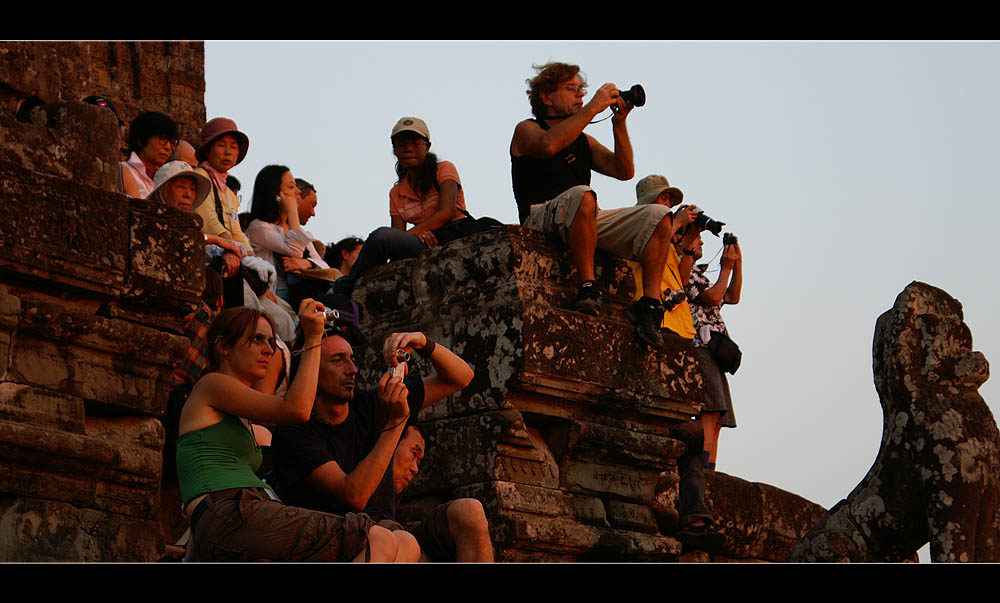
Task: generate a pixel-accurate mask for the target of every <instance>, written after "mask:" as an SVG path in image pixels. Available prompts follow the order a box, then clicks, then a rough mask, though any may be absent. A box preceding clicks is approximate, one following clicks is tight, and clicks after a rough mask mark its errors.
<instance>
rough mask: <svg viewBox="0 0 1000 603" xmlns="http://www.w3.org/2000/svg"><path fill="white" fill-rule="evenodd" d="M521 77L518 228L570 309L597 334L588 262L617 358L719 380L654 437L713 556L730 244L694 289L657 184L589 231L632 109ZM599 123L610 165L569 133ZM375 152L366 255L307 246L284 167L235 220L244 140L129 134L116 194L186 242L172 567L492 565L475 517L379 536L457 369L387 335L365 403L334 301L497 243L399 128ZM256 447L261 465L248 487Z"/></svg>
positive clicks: (305, 217)
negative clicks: (436, 258)
mask: <svg viewBox="0 0 1000 603" xmlns="http://www.w3.org/2000/svg"><path fill="white" fill-rule="evenodd" d="M535 69H536V70H537V75H536V76H535V77H534V78H531V79H529V80H527V83H528V85H529V89H528V91H527V92H528V96H529V99H530V104H531V110H532V113H533V114H534V118H532V119H528V120H525V121H523V122H521V123H519V124H517V126H516V127H515V130H514V135H513V138H512V140H511V143H510V156H511V174H512V183H513V190H514V197H515V201H516V204H517V207H518V213H519V220H520V222H521V224H522V225H523V226H524V227H526V228H530V229H533V230H537V231H541V232H544V233H548V234H550V235H552V236H554V237H558V238H559V239H561V240H562V241H563V242H564V243H565V245H566V247H567V253H568V256H569V258H570V260H571V263H572V265H573V267H574V269H575V274H576V277H577V279H578V283H577V285H578V292H577V294H576V296H575V297H574V298H573V299H572V300H571V301H570V302H569V304H568V305H567V309H568V310H572V311H576V312H581V313H584V314H588V315H592V316H600V315H602V314H603V313H606V312H607V311H606V310H605V308H604V305H603V300H602V294H601V292H600V291H599V287H598V284H597V281H596V279H595V276H594V252H595V250H596V249H597V248H600V249H602V250H604V251H606V252H608V253H610V254H613V255H616V256H619V257H621V258H624V259H625V260H627V261H628V262H629V263H630V264H631V266H632V269H633V273H634V275H635V279H636V291H637V293H636V298H635V301H634V302H633V303H632V304H631V305H630V306H629V307H628V308H627V309H626V310H625V316H626V318H627V319H628V320H629V321H631V322H632V323H634V325H635V331H636V336H637V339H638V340H639V341H640V342H642V344H644V345H648V346H651V347H661V346H663V345H664V337H680V338H686V339H689V340H692V341H693V343H694V345H695V349H696V350H698V358H699V360H700V361H701V362H702V364H703V366H704V367H706V370H712V371H715V372H717V373H718V375H717V376H718V378H717V379H711V380H708V381H709V382H710V383H712V384H713V385H712V391H709V392H707V398H708V402H707V403H706V404H705V406H704V409H703V411H702V413H701V415H700V416H699V417H698V418H697V420H695V421H692V422H691V423H689V424H686V425H684V426H680V427H678V429H676V430H675V432H672V433H673V435H674V437H676V438H678V439H681V440H682V441H685V442H686V443H688V446H689V450H688V457H690V458H691V459H692V460H691V461H690V462H685V463H679V464H678V467H679V468H680V470H681V478H682V479H681V490H682V492H681V504H680V507H681V508H680V509H679V511H680V516H679V530H680V531H679V532H678V537H679V538H681V539H682V541H683V542H685V544H686V545H691V546H695V547H697V548H702V549H711V548H713V547H715V548H717V547H718V546H721V541H720V538H721V534H720V533H719V532H718V530H717V529H716V527H715V525H714V518H713V516H712V514H711V513H709V512H707V510H706V509H705V508H704V505H703V502H702V501H703V496H704V476H703V475H702V473H701V472H703V471H704V470H711V469H713V468H714V465H715V461H716V458H715V457H716V451H717V444H718V436H719V430H720V427H721V426H727V427H735V425H736V423H735V420H734V413H733V407H732V400H731V396H730V394H729V388H728V384H727V382H726V378H725V376H724V374H723V371H728V372H730V373H732V372H735V369H736V367H738V365H739V351H738V348H737V347H736V346H735V344H734V343H732V340H731V339H730V338H729V337H728V332H727V330H726V327H725V324H724V323H723V321H722V319H721V316H720V313H719V308H720V307H721V306H722V305H724V304H735V303H737V302H738V301H739V297H740V289H741V285H742V256H741V252H740V248H739V245H738V243H736V242H735V241H732V242H731V244H726V245H725V247H724V252H723V255H722V259H721V269H720V274H719V276H718V277H717V279H716V282H715V283H714V284H713V283H711V280H710V279H709V277H708V276H707V275H706V265H704V264H703V265H700V266H699V265H695V262H696V261H697V260H699V259H701V257H702V238H701V234H702V231H703V228H704V220H701V219H700V218H701V216H702V212H701V210H699V208H697V207H695V206H694V205H682V204H681V202H682V200H683V193H682V192H681V190H680V189H678V188H676V187H672V186H670V184H669V182H668V181H667V179H666V178H665V177H663V176H660V175H649V176H646V177H644V178H642V179H640V180H639V181H638V184H637V185H636V197H637V198H636V203H635V204H634V205H632V206H630V207H623V208H619V209H611V210H601V209H600V208H599V206H598V203H597V193H596V192H595V191H594V189H593V188H591V187H590V177H591V172H592V171H597V172H599V173H602V174H605V175H608V176H611V177H614V178H618V179H621V180H629V179H631V178H632V177H633V176H634V165H633V158H632V148H631V144H630V142H629V137H628V132H627V129H626V118H627V116H628V114H629V112H630V111H631V110H632V108H633V103H632V102H630V101H628V100H625V99H624V98H622V95H621V93H620V92H619V90H618V89H617V87H616V86H614V85H613V84H610V83H608V84H604V85H603V86H601V87H600V88H598V89H597V90H596V92H595V93H594V95H593V97H592V98H591V99H590V101H589V102H587V103H584V102H583V99H584V97H585V95H586V86H587V84H586V82H585V81H584V80H583V79H582V77H581V75H580V72H579V67H577V66H575V65H568V64H565V63H549V64H546V65H543V66H540V67H536V68H535ZM90 99H97V100H96V101H94V100H91V101H88V102H94V103H95V104H99V105H100V106H106V107H109V108H110V109H111V110H114V108H113V105H110V103H109V102H108V101H106V100H105V99H102V98H100V97H90ZM102 103H103V104H102ZM609 108H610V109H611V111H612V116H611V124H612V130H613V133H614V147H613V149H608V148H607V147H605V146H603V145H602V144H601V143H600V142H598V141H597V140H596V139H595V138H593V137H592V136H590V135H587V134H585V133H584V128H585V127H586V126H587V125H589V124H590V123H591V122H592V120H593V119H594V117H595V116H597V115H598V114H599V113H601V112H603V111H604V110H606V109H609ZM389 140H390V143H391V146H392V152H393V154H394V155H395V157H396V166H395V170H396V181H395V184H394V185H393V186H392V188H391V190H390V192H389V225H388V226H383V227H380V228H376V229H375V230H373V231H372V232H371V233H370V234H369V235H368V236H367V238H365V239H364V240H362V239H360V238H357V237H348V238H345V239H342V240H340V241H337V242H333V243H330V244H328V245H326V244H324V243H322V242H321V241H320V240H319V239H317V238H316V237H315V236H314V235H313V234H312V233H310V232H309V231H308V230H306V229H305V225H306V223H307V222H308V221H309V220H310V218H312V217H313V216H314V215H315V213H316V206H317V190H316V187H315V186H314V185H313V184H311V183H309V182H308V181H306V180H303V179H301V178H296V177H295V175H293V173H292V171H291V169H290V168H288V167H286V166H283V165H268V166H266V167H264V168H263V169H261V170H260V171H259V172H258V174H257V176H256V178H255V180H254V182H253V188H252V192H251V195H250V203H249V208H248V211H245V212H243V213H240V200H241V197H240V195H239V191H240V188H241V183H240V182H239V181H238V180H237V179H236V178H235V177H233V176H232V175H231V174H230V173H229V172H230V171H231V170H232V169H233V168H234V167H236V166H237V165H239V164H240V163H241V162H242V161H243V160H244V159H245V158H246V156H247V154H248V152H249V148H250V137H249V136H248V135H247V134H246V133H244V132H242V131H240V130H239V128H238V127H237V125H236V123H235V122H234V121H233V120H232V119H229V118H226V117H216V118H214V119H211V120H209V121H208V122H207V123H205V124H204V125H203V127H202V128H201V132H200V137H199V139H198V140H197V141H192V142H188V141H184V140H180V139H179V136H178V126H177V124H176V123H175V122H174V121H173V120H172V119H171V118H170V117H169V116H167V115H164V114H162V113H159V112H147V113H143V114H141V115H139V116H138V117H136V118H135V119H134V120H133V121H132V122H131V124H129V126H128V132H127V136H126V137H125V146H126V155H127V156H126V157H124V158H123V161H122V162H121V164H120V170H119V173H120V178H119V188H120V191H121V192H122V193H124V194H126V195H130V196H132V197H136V198H148V199H152V200H156V201H159V202H162V203H164V204H165V205H168V206H170V207H173V208H176V209H177V210H180V211H185V212H191V213H193V214H196V215H198V216H199V217H200V218H201V224H202V232H203V234H204V239H205V259H206V271H205V274H206V278H205V290H204V293H203V295H202V301H201V303H200V306H199V308H198V309H197V310H196V311H194V312H192V313H191V314H190V315H189V316H188V317H187V319H186V324H185V335H187V336H188V338H189V339H190V340H191V346H190V348H189V350H188V352H187V354H186V356H185V358H184V359H183V361H182V363H181V365H180V366H179V367H178V368H177V371H176V373H175V375H174V379H173V384H172V391H171V396H170V403H169V406H168V414H167V423H168V445H169V446H172V447H173V448H174V450H175V453H174V458H175V460H176V466H175V467H171V468H170V469H171V470H176V472H177V476H178V480H179V485H180V489H181V493H182V498H183V509H184V513H185V514H186V516H187V517H188V520H189V525H190V538H189V541H188V542H187V550H188V558H189V559H203V560H236V559H271V560H341V561H348V560H350V561H416V560H418V559H432V560H451V561H491V560H492V558H493V549H492V545H491V543H490V537H489V532H488V525H487V522H486V517H485V513H484V511H483V507H482V504H481V503H479V501H476V500H473V499H460V500H455V501H451V502H449V503H447V504H444V505H441V507H439V508H437V509H435V510H434V511H432V512H431V513H430V514H428V516H427V518H426V519H425V520H424V521H423V522H421V523H420V525H419V526H417V527H411V528H410V530H409V531H407V530H404V529H403V526H402V525H401V524H399V523H398V522H397V521H396V517H395V504H396V501H397V499H398V497H399V495H400V493H401V492H402V490H403V489H404V488H405V487H406V486H407V485H408V484H409V482H410V480H411V479H412V477H413V475H414V474H415V473H416V471H417V469H418V467H419V463H420V460H421V459H422V458H423V454H424V450H425V446H426V445H427V442H426V440H425V439H424V437H423V434H422V431H421V429H420V426H419V425H418V424H417V423H416V418H417V415H418V413H419V412H420V410H421V408H423V407H424V406H426V405H430V404H434V403H435V402H437V401H439V400H442V399H444V398H446V397H447V396H449V395H451V394H453V393H455V392H458V391H459V390H461V389H462V388H464V387H465V386H467V385H468V384H469V383H470V382H471V380H472V378H473V374H472V370H471V369H470V368H469V366H468V365H467V364H466V363H465V362H464V361H462V360H461V358H459V357H458V356H456V355H455V354H454V353H453V352H451V351H450V350H448V349H447V348H445V347H444V346H443V345H440V344H437V343H436V342H434V341H433V340H432V339H431V338H429V337H428V336H427V335H426V334H425V333H419V332H412V333H393V334H391V335H389V336H388V337H387V338H386V340H385V341H384V342H383V344H382V347H381V355H382V357H383V360H384V361H385V364H386V365H387V366H388V367H389V370H388V371H387V372H385V373H384V374H383V375H382V377H381V379H380V380H379V381H378V383H377V384H370V385H374V386H375V387H373V388H371V389H362V388H360V384H358V383H357V382H356V375H357V367H356V365H355V360H354V354H353V348H354V347H357V346H359V345H365V344H366V343H367V340H366V338H365V337H364V335H363V334H362V332H361V318H362V314H363V312H364V308H362V307H361V306H360V305H359V304H358V303H357V302H355V301H353V300H352V299H351V296H352V294H353V292H354V288H355V285H356V283H357V281H358V279H359V278H360V277H361V276H362V275H363V274H364V273H365V272H366V271H368V270H371V269H372V268H374V267H376V266H379V265H382V264H384V263H385V262H387V261H394V260H399V259H403V258H412V257H416V256H418V255H419V254H421V253H422V252H423V251H425V250H427V249H430V248H433V247H435V246H438V245H444V244H447V243H449V242H451V241H454V240H456V239H458V238H461V237H463V236H467V235H470V234H473V233H476V232H480V231H482V230H484V229H488V228H492V227H495V226H497V225H499V222H496V221H495V220H492V219H489V218H480V219H478V220H477V219H475V218H473V217H472V216H471V215H470V213H469V212H468V210H467V208H466V198H465V191H464V189H463V187H462V183H461V179H460V178H459V174H458V170H457V167H456V166H455V164H453V163H452V162H450V161H445V160H440V159H438V157H437V156H436V155H435V154H434V153H431V152H430V148H431V136H430V130H429V128H428V126H427V124H426V123H425V122H424V121H423V120H421V119H419V118H416V117H403V118H401V119H400V120H399V121H398V122H397V123H396V124H395V125H394V126H393V127H392V129H391V131H390V135H389ZM715 234H718V232H716V233H715ZM727 243H728V241H727ZM409 353H416V354H420V355H421V356H423V357H426V358H427V359H429V361H430V363H431V365H432V366H433V367H434V373H433V377H422V376H421V375H420V374H419V373H418V372H416V371H413V370H412V369H411V368H410V367H409V365H408V364H407V362H406V357H407V354H409ZM262 447H270V450H271V451H272V454H273V466H271V467H266V468H264V469H262V468H261V463H262V458H263V454H262Z"/></svg>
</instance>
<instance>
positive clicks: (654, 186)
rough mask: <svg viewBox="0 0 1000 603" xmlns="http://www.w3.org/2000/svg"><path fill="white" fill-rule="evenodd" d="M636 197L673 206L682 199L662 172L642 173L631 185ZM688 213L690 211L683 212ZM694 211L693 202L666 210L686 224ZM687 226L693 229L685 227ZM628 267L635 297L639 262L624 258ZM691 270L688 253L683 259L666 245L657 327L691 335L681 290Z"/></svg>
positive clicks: (639, 285)
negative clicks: (661, 317)
mask: <svg viewBox="0 0 1000 603" xmlns="http://www.w3.org/2000/svg"><path fill="white" fill-rule="evenodd" d="M635 194H636V197H637V199H638V200H637V202H636V205H646V204H649V203H655V204H658V205H663V206H665V207H673V206H675V205H678V204H680V202H681V200H683V199H684V193H683V192H681V189H679V188H677V187H674V186H670V183H669V182H667V179H666V178H665V177H663V176H659V175H657V174H653V175H651V176H646V177H645V178H643V179H642V180H640V181H639V182H638V184H636V185H635ZM683 214H690V215H683ZM697 214H698V208H697V207H695V206H693V205H682V206H680V208H679V209H678V210H677V213H676V214H668V215H669V216H670V217H671V219H672V220H674V219H676V220H677V222H678V224H680V223H682V222H683V223H685V224H688V223H690V222H691V221H693V220H694V217H695V216H697ZM688 230H690V231H692V232H693V231H694V230H696V229H694V228H691V227H688ZM680 234H681V232H680V231H678V232H677V233H675V234H674V236H673V238H674V239H675V240H679V238H680ZM626 263H627V264H628V265H629V266H630V267H631V268H632V275H633V276H634V277H635V284H636V294H635V295H636V299H639V298H640V297H641V295H642V290H643V283H644V276H643V272H642V266H640V265H639V263H638V262H634V261H632V260H626ZM690 272H691V259H690V256H685V258H684V260H682V259H681V258H680V256H679V255H677V250H676V249H675V247H674V245H670V247H669V249H668V250H667V261H666V266H665V267H664V270H663V274H662V277H661V279H660V291H661V295H660V299H661V301H662V302H663V309H664V313H663V322H662V323H660V328H661V329H668V330H670V331H671V332H673V333H676V334H677V335H680V336H681V337H683V338H685V339H694V336H695V332H694V321H693V320H692V318H691V309H690V308H689V307H688V303H687V298H686V296H685V294H684V287H685V286H686V285H687V275H688V274H690Z"/></svg>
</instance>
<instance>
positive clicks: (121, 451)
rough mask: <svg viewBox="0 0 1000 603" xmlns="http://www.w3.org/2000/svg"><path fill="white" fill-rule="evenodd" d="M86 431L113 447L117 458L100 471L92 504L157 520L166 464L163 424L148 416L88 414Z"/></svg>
mask: <svg viewBox="0 0 1000 603" xmlns="http://www.w3.org/2000/svg"><path fill="white" fill-rule="evenodd" d="M87 434H88V435H89V436H91V437H94V438H97V439H99V440H101V441H104V442H107V443H108V444H110V445H111V446H112V448H113V449H114V458H113V459H112V461H111V462H110V463H109V465H108V467H107V469H106V470H105V471H104V472H102V473H101V476H100V481H99V482H98V485H97V490H96V492H95V498H94V503H93V506H94V507H95V508H98V509H104V510H107V511H111V512H114V513H119V514H122V515H132V516H136V517H143V518H146V519H155V518H156V515H157V511H158V508H157V507H158V500H157V496H158V494H159V487H160V478H161V476H162V466H163V465H162V463H163V459H162V456H161V452H162V450H163V440H164V437H165V431H164V429H163V424H162V423H160V422H159V421H158V420H156V419H153V418H149V417H115V418H98V417H89V418H88V419H87Z"/></svg>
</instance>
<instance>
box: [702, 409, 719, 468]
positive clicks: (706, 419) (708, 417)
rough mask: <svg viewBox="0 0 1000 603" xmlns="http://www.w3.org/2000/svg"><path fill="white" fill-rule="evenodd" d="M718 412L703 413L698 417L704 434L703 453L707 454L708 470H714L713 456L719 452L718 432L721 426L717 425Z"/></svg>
mask: <svg viewBox="0 0 1000 603" xmlns="http://www.w3.org/2000/svg"><path fill="white" fill-rule="evenodd" d="M721 416H722V413H719V412H703V413H701V414H700V415H699V416H698V422H699V423H700V424H701V430H702V431H703V432H704V433H705V446H704V451H705V452H707V453H708V463H709V468H711V469H714V468H715V455H716V452H717V451H718V450H719V432H720V431H721V430H722V426H721V425H719V417H721Z"/></svg>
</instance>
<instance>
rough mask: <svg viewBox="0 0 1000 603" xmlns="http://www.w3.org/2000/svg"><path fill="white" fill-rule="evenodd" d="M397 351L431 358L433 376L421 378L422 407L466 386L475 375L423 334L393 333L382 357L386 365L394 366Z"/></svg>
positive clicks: (454, 356)
mask: <svg viewBox="0 0 1000 603" xmlns="http://www.w3.org/2000/svg"><path fill="white" fill-rule="evenodd" d="M397 349H406V350H410V349H413V350H416V351H417V353H419V354H421V355H423V356H429V358H430V361H431V365H432V366H433V367H434V376H432V377H425V378H424V406H427V405H429V404H434V403H435V402H437V401H439V400H441V399H443V398H446V397H448V396H449V395H451V394H453V393H455V392H457V391H459V390H460V389H462V388H464V387H466V386H467V385H469V383H471V382H472V378H473V377H474V376H475V373H473V371H472V368H470V367H469V365H468V363H466V362H465V361H464V360H462V359H461V358H459V357H458V356H456V355H455V353H454V352H452V351H451V350H449V349H448V348H446V347H444V346H443V345H439V344H437V343H436V342H434V341H433V340H432V339H429V338H428V337H427V335H426V334H424V333H393V334H392V335H390V336H389V337H387V338H386V340H385V345H384V346H383V348H382V355H383V357H384V358H385V360H386V362H387V363H388V364H389V366H395V365H396V350H397Z"/></svg>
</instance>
